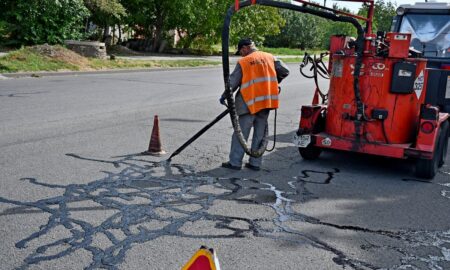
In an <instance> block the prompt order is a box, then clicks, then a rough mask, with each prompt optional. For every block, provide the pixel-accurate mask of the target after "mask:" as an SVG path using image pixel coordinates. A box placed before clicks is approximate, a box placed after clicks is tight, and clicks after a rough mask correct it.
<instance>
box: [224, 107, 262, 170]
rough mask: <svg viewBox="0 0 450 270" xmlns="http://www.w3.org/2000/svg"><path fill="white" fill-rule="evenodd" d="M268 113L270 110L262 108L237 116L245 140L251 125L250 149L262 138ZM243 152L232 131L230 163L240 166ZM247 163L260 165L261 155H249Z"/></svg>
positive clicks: (258, 143)
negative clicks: (255, 111) (252, 112)
mask: <svg viewBox="0 0 450 270" xmlns="http://www.w3.org/2000/svg"><path fill="white" fill-rule="evenodd" d="M269 113H270V110H262V111H259V112H257V113H256V114H249V113H247V114H243V115H240V116H239V124H240V125H241V130H242V134H243V135H244V138H245V140H246V141H247V140H248V136H249V135H250V130H251V129H252V127H253V138H252V146H251V149H252V150H257V149H258V148H259V146H260V144H261V141H262V140H263V138H264V135H265V134H264V133H265V129H266V126H267V119H268V118H269ZM244 154H245V151H244V148H242V146H241V144H240V143H239V139H238V138H237V136H236V134H234V133H233V137H232V138H231V150H230V164H231V165H233V166H238V167H241V166H242V159H243V158H244ZM249 163H250V164H251V165H253V166H256V167H261V164H262V156H261V157H258V158H254V157H250V158H249Z"/></svg>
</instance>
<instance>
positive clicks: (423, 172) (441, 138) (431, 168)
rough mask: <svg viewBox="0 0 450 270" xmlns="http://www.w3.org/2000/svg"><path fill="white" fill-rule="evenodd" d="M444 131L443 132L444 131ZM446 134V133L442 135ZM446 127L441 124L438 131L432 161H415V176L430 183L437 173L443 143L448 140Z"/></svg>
mask: <svg viewBox="0 0 450 270" xmlns="http://www.w3.org/2000/svg"><path fill="white" fill-rule="evenodd" d="M444 129H445V130H444ZM444 132H446V133H444ZM447 132H448V126H446V125H445V124H443V125H442V126H441V127H440V129H439V135H438V138H437V142H436V146H435V147H434V154H433V158H432V159H420V158H419V159H417V161H416V176H417V177H420V178H424V179H428V180H429V181H431V180H432V179H433V178H434V176H435V175H436V173H437V170H438V167H439V163H440V160H441V159H442V156H443V155H444V154H443V151H444V142H445V141H446V140H448V137H447Z"/></svg>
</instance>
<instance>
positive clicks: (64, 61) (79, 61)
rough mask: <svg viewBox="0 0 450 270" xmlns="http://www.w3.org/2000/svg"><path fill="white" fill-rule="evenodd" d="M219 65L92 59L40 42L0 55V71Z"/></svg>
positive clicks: (197, 62)
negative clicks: (39, 43) (39, 44)
mask: <svg viewBox="0 0 450 270" xmlns="http://www.w3.org/2000/svg"><path fill="white" fill-rule="evenodd" d="M219 64H221V62H219V61H208V60H125V59H117V60H101V59H91V58H85V57H82V56H80V55H78V54H76V53H74V52H72V51H70V50H67V49H65V48H63V47H60V46H48V45H43V46H34V47H26V48H22V49H19V50H17V51H13V52H10V53H8V54H7V55H6V56H3V57H0V73H13V72H40V71H92V70H105V69H139V68H170V67H199V66H214V65H219Z"/></svg>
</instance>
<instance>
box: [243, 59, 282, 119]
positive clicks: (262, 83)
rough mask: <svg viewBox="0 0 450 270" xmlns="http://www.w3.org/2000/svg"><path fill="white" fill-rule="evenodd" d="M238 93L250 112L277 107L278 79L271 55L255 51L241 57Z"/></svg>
mask: <svg viewBox="0 0 450 270" xmlns="http://www.w3.org/2000/svg"><path fill="white" fill-rule="evenodd" d="M239 65H240V66H241V69H242V81H241V87H240V88H241V89H240V93H241V95H242V99H243V100H244V102H245V104H246V105H247V107H248V110H249V111H250V113H251V114H255V113H257V112H259V111H260V110H264V109H276V108H278V80H277V73H276V71H275V62H274V57H273V55H271V54H269V53H265V52H259V51H255V52H252V53H251V54H249V55H247V56H245V57H243V58H241V59H240V60H239Z"/></svg>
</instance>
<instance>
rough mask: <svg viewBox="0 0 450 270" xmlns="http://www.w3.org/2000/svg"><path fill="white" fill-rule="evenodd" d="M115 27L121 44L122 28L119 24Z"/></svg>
mask: <svg viewBox="0 0 450 270" xmlns="http://www.w3.org/2000/svg"><path fill="white" fill-rule="evenodd" d="M117 27H118V28H119V42H120V43H122V27H120V24H118V25H117Z"/></svg>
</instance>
